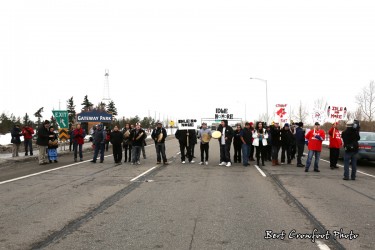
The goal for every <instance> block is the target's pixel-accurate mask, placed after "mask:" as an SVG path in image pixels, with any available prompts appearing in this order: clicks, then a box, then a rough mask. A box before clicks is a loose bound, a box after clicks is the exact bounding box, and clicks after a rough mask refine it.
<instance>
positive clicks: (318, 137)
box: [305, 129, 326, 152]
mask: <svg viewBox="0 0 375 250" xmlns="http://www.w3.org/2000/svg"><path fill="white" fill-rule="evenodd" d="M325 136H326V134H325V133H324V131H323V130H322V129H319V130H315V129H311V130H310V131H309V132H308V133H307V135H306V136H305V138H306V139H307V140H308V141H309V144H308V146H307V148H308V149H309V150H313V151H318V152H321V151H322V143H323V140H324V138H325Z"/></svg>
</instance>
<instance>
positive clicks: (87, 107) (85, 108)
mask: <svg viewBox="0 0 375 250" xmlns="http://www.w3.org/2000/svg"><path fill="white" fill-rule="evenodd" d="M81 105H83V108H82V110H83V111H89V110H91V109H92V107H93V106H94V105H93V104H92V103H91V102H90V101H89V99H88V98H87V95H85V98H84V99H83V103H81Z"/></svg>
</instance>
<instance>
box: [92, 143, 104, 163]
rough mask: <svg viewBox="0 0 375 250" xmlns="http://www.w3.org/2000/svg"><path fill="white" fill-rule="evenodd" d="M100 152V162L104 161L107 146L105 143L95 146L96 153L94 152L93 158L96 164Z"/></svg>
mask: <svg viewBox="0 0 375 250" xmlns="http://www.w3.org/2000/svg"><path fill="white" fill-rule="evenodd" d="M99 150H100V161H104V150H105V145H104V143H99V144H95V151H94V158H93V160H94V162H96V158H97V157H98V154H99Z"/></svg>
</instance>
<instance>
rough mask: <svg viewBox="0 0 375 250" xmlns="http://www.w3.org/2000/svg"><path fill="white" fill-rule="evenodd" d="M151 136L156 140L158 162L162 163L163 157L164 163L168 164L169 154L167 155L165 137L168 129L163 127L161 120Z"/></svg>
mask: <svg viewBox="0 0 375 250" xmlns="http://www.w3.org/2000/svg"><path fill="white" fill-rule="evenodd" d="M151 138H152V139H153V140H154V141H155V150H156V157H157V162H156V164H160V163H161V158H163V163H164V164H165V165H166V164H168V160H167V156H166V155H165V138H167V131H166V130H165V128H163V124H162V123H161V122H157V127H156V128H155V129H154V130H153V131H152V133H151Z"/></svg>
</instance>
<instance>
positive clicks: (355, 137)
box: [341, 127, 361, 152]
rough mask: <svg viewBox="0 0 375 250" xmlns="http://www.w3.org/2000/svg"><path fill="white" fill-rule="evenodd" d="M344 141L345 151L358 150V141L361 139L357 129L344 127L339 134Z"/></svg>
mask: <svg viewBox="0 0 375 250" xmlns="http://www.w3.org/2000/svg"><path fill="white" fill-rule="evenodd" d="M341 137H342V140H343V141H344V148H345V151H347V152H358V148H359V145H358V141H359V140H360V139H361V137H360V136H359V131H358V130H356V129H353V128H350V127H349V128H346V129H345V130H344V131H343V132H342V134H341Z"/></svg>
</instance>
